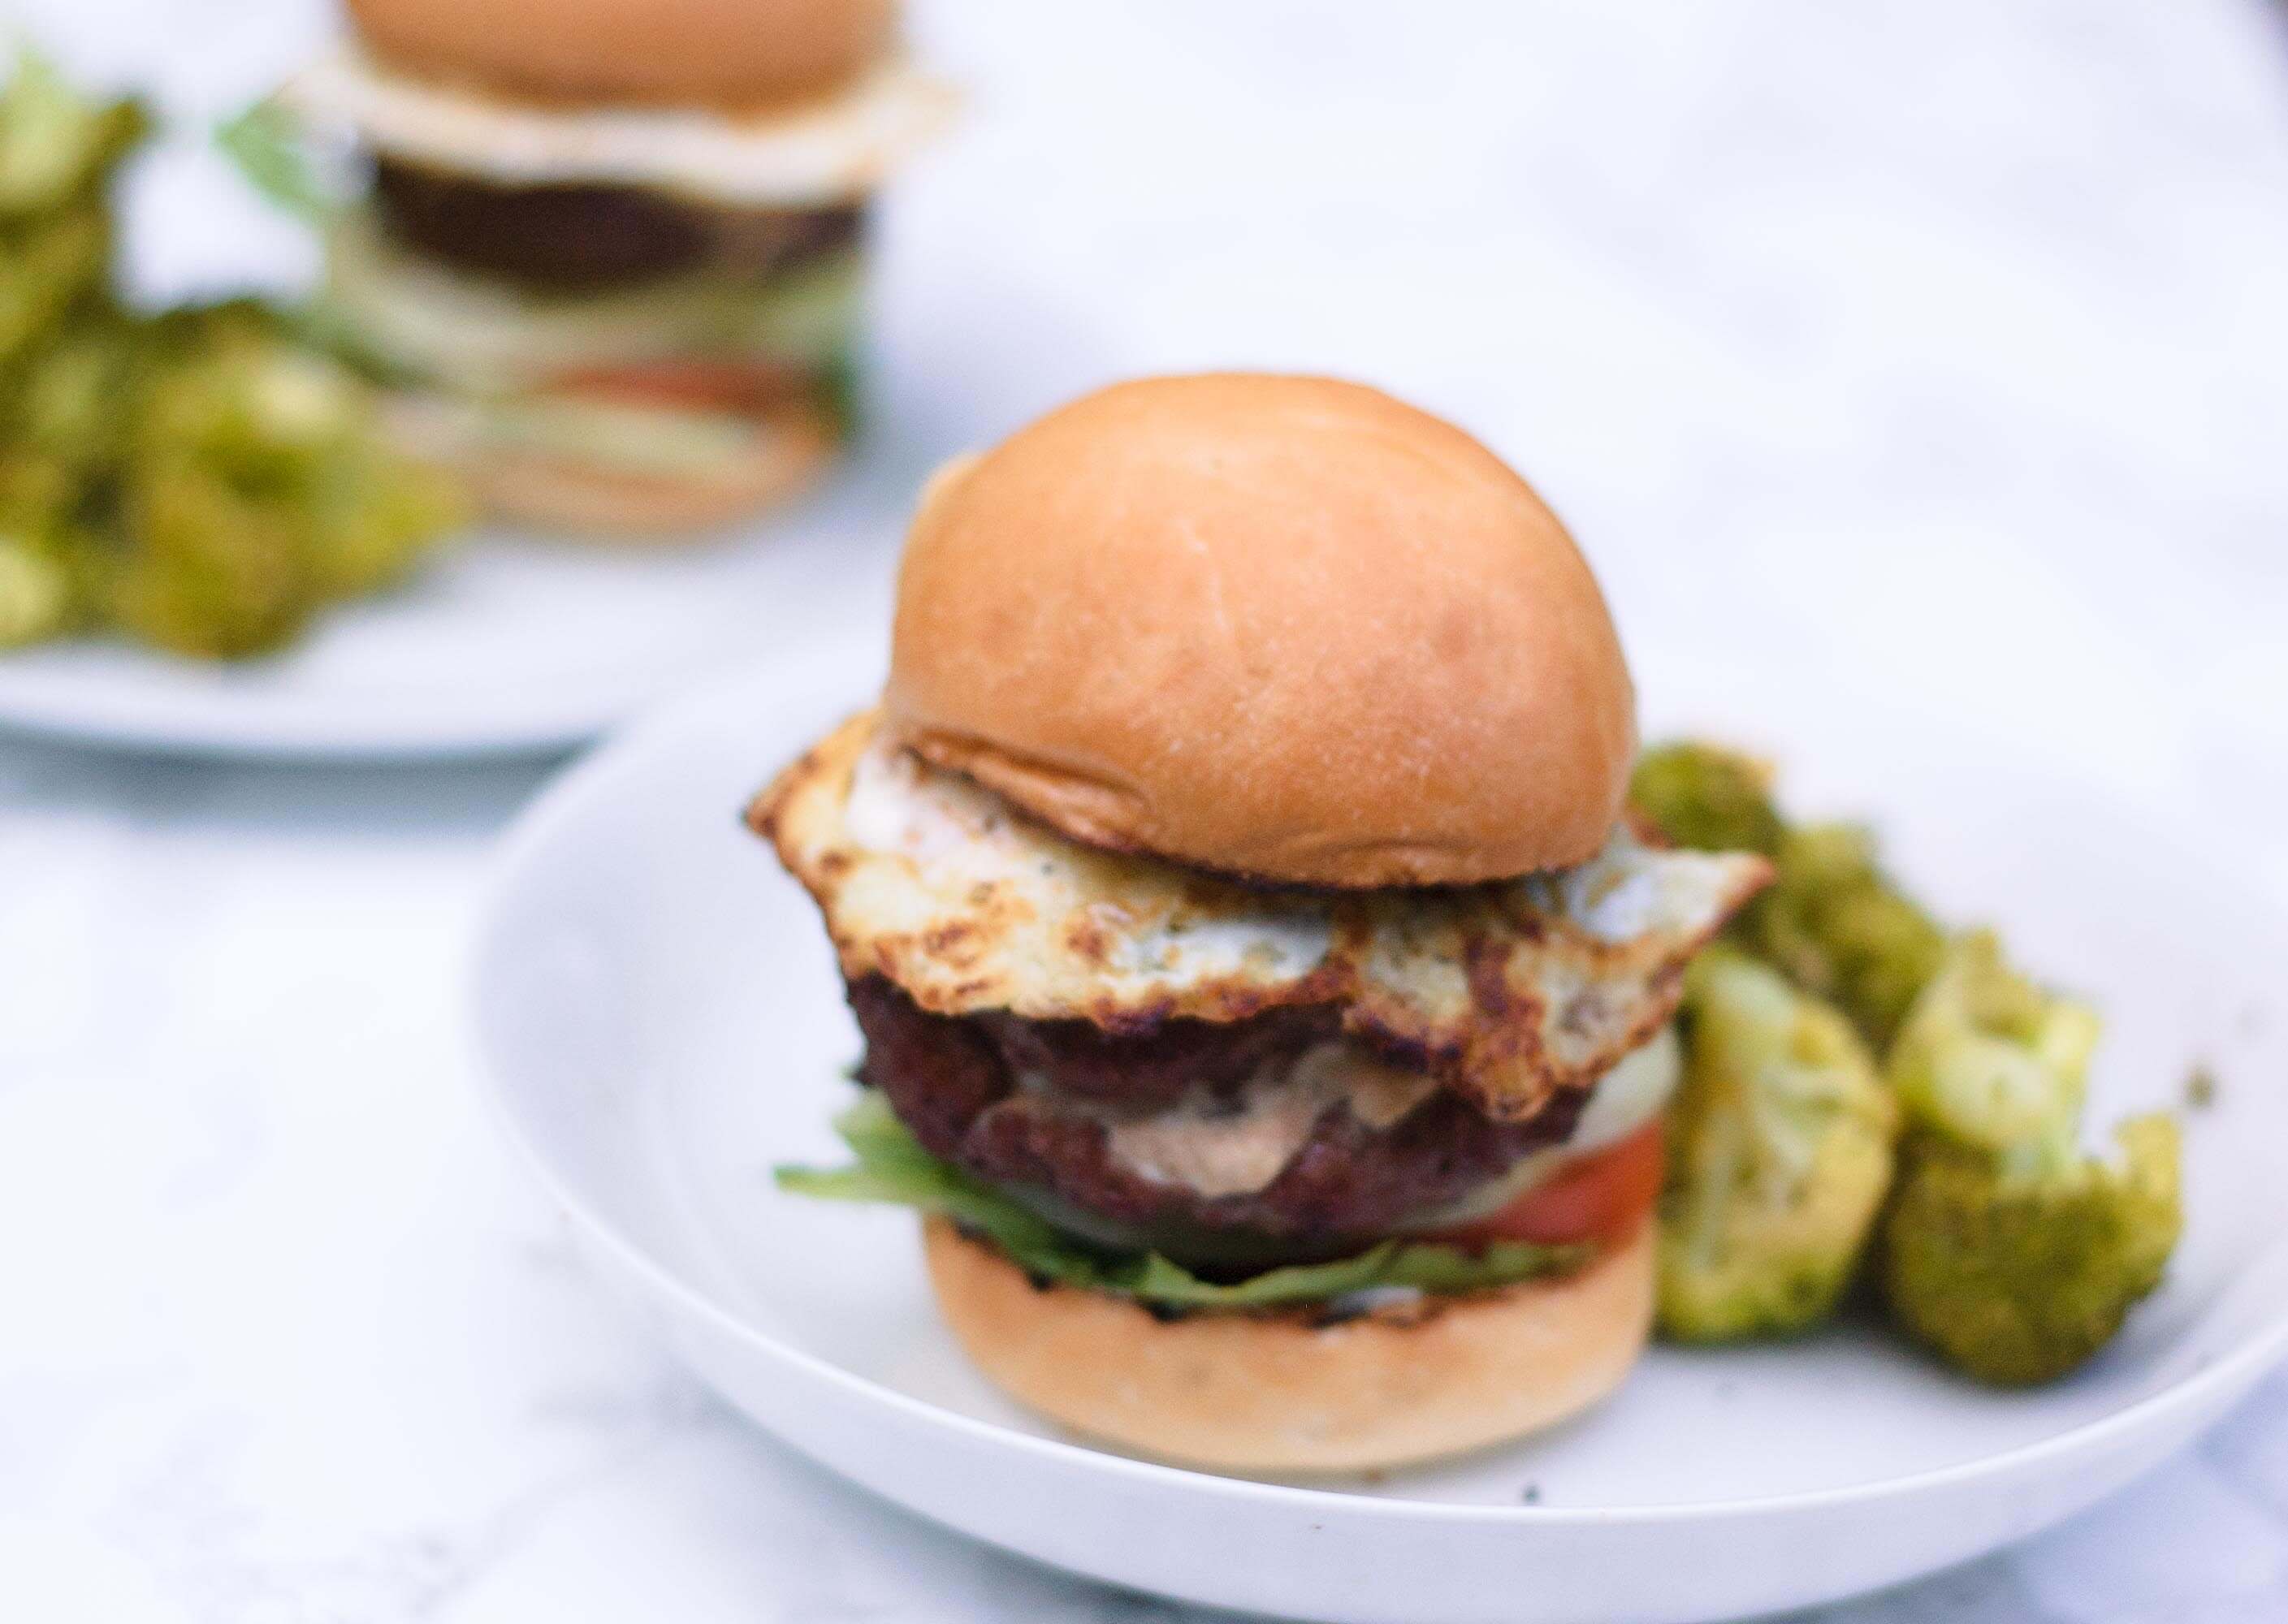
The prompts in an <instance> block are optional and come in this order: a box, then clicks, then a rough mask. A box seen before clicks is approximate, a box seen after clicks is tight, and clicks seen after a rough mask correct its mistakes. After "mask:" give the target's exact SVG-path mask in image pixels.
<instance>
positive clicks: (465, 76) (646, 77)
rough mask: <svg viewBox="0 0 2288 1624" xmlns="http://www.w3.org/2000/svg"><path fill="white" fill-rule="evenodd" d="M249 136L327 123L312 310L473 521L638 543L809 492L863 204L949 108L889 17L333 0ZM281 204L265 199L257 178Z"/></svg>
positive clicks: (843, 407) (764, 4)
mask: <svg viewBox="0 0 2288 1624" xmlns="http://www.w3.org/2000/svg"><path fill="white" fill-rule="evenodd" d="M349 10H350V12H351V18H352V21H353V22H354V25H355V30H356V40H355V43H354V45H353V46H352V47H351V48H350V49H348V50H347V51H345V52H344V53H342V54H341V55H339V56H338V57H337V58H334V59H330V60H327V61H324V62H322V63H320V64H318V65H316V66H315V67H312V68H310V69H308V70H306V72H304V73H303V74H301V75H298V77H296V78H295V79H294V80H293V81H291V82H290V83H289V84H288V85H287V86H286V88H285V89H284V90H283V91H281V92H280V94H279V96H278V97H277V98H276V99H275V100H274V102H273V103H271V104H267V105H266V107H265V108H264V109H261V110H258V111H259V115H260V116H258V117H257V118H255V119H254V120H252V121H251V122H250V121H242V124H241V128H240V130H239V131H238V134H237V138H236V142H235V144H236V145H238V146H239V147H240V149H241V156H242V161H247V162H248V167H249V169H250V170H251V171H254V172H256V173H257V175H258V178H259V177H260V173H261V171H262V170H263V169H264V168H265V158H266V154H265V153H263V152H261V151H257V152H256V153H255V154H253V156H252V158H251V159H250V160H249V158H248V152H247V148H248V147H250V146H254V147H262V146H265V145H267V146H268V147H273V148H274V147H275V146H276V145H277V143H278V141H279V139H281V138H286V139H299V138H300V137H301V136H302V135H304V134H305V133H307V132H318V131H345V132H346V133H347V135H348V136H349V137H350V139H352V140H353V141H354V144H355V147H356V148H357V150H358V154H359V156H360V158H361V168H362V169H363V170H364V171H365V174H366V177H367V184H366V185H365V187H364V191H363V194H362V196H361V198H359V199H358V200H357V201H356V202H354V203H353V204H352V205H351V206H348V207H343V208H338V209H335V210H331V211H330V220H329V222H328V242H327V261H328V269H327V280H326V287H325V289H324V293H323V296H322V301H321V306H320V308H321V312H322V315H323V317H324V318H325V319H326V321H327V322H328V324H329V325H330V329H331V332H332V336H333V337H334V338H335V339H336V340H337V341H338V343H339V344H340V345H342V346H343V347H344V348H345V350H346V351H347V352H348V353H350V354H351V355H352V356H353V358H354V359H356V360H360V361H361V362H363V363H365V364H366V365H368V366H369V368H372V369H373V370H374V371H376V372H377V374H378V375H379V376H381V377H382V378H383V379H384V380H385V382H387V383H389V384H392V385H393V400H394V411H393V421H394V422H395V424H397V426H398V427H399V429H400V430H401V432H402V434H403V436H404V437H405V439H406V440H408V441H409V444H410V446H411V448H413V449H415V450H417V451H419V452H423V453H425V454H427V455H429V456H433V457H434V458H436V459H438V460H441V461H442V462H444V463H448V464H449V465H451V466H453V467H455V468H457V469H458V470H459V471H461V472H462V473H463V474H464V475H465V477H466V478H467V479H468V480H469V482H470V484H471V485H472V487H473V489H474V490H475V491H476V493H477V494H478V495H479V496H480V497H481V499H483V500H484V501H485V502H486V503H488V504H489V506H490V507H491V508H492V509H493V510H494V511H497V512H499V513H501V514H503V515H504V516H505V517H508V518H510V519H517V520H522V521H526V522H529V523H534V524H537V525H541V526H544V527H556V528H564V529H572V530H581V531H590V532H602V533H607V534H611V533H619V534H640V533H651V532H674V531H682V530H691V529H695V528H701V527H708V526H711V525H716V524H719V523H721V522H723V521H725V520H727V519H734V518H736V517H738V516H740V515H742V514H743V513H747V512H750V511H754V510H756V509H759V508H761V507H764V506H767V505H768V504H770V503H774V502H775V501H778V500H780V499H782V498H783V497H784V496H786V495H790V494H791V493H792V492H794V491H796V490H798V489H799V488H800V487H803V486H804V485H805V484H806V483H807V482H808V481H809V480H810V479H813V478H814V476H815V475H816V474H817V472H818V471H819V470H820V469H821V468H822V466H823V465H824V464H825V463H826V462H827V461H828V460H829V458H830V456H831V455H832V453H833V452H834V450H835V448H836V447H837V446H838V444H839V442H840V441H841V440H842V439H843V438H844V436H845V435H846V432H847V430H848V426H849V416H850V410H851V401H850V388H851V381H852V366H853V361H854V345H855V343H856V340H857V336H858V335H857V321H858V315H859V310H860V295H861V282H862V278H861V270H862V259H861V251H862V247H863V242H864V237H865V227H866V214H867V205H868V200H869V198H870V194H872V193H873V191H874V190H875V188H876V187H877V186H878V185H879V184H880V183H881V181H882V180H883V178H885V176H886V174H887V173H888V172H889V170H890V169H891V168H892V166H893V165H894V163H895V162H896V161H897V160H898V159H899V158H901V157H902V156H903V155H904V154H906V153H907V152H909V151H910V149H911V148H913V147H915V146H917V145H918V144H919V143H920V142H921V141H923V140H924V139H926V138H927V137H928V136H929V135H931V134H932V133H933V132H934V131H935V130H936V129H937V127H938V126H939V125H940V124H941V123H942V122H943V120H944V118H945V116H946V115H947V114H948V113H949V110H950V107H949V103H950V94H949V91H947V90H946V89H945V88H944V87H943V86H942V85H941V84H939V83H935V82H933V81H931V80H929V79H927V78H926V77H924V76H922V75H919V74H918V73H917V72H916V71H915V70H914V69H913V68H912V67H910V66H909V65H908V64H907V63H906V62H905V60H904V59H903V58H902V55H901V54H900V51H899V48H898V42H897V37H896V15H895V8H894V4H893V0H649V3H648V4H638V3H637V0H560V3H559V4H535V3H534V0H350V3H349ZM274 189H277V188H275V187H274Z"/></svg>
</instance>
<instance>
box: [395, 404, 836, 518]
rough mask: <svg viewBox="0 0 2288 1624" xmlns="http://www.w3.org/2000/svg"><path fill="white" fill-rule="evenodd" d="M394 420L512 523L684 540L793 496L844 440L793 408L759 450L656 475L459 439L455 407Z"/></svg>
mask: <svg viewBox="0 0 2288 1624" xmlns="http://www.w3.org/2000/svg"><path fill="white" fill-rule="evenodd" d="M388 422H389V424H390V427H391V429H392V431H393V434H394V437H395V438H396V440H398V441H399V443H400V444H401V445H402V446H403V447H404V448H406V449H407V450H408V451H409V452H411V453H413V454H414V455H416V456H424V457H427V458H429V459H431V460H433V461H435V462H439V463H443V464H444V465H445V466H447V467H449V468H450V469H452V470H453V471H455V472H456V473H457V474H458V475H460V477H461V478H462V479H463V480H465V482H466V483H467V485H468V487H469V490H470V493H471V494H472V495H473V496H474V497H475V498H476V500H477V502H478V503H479V504H480V505H481V506H482V507H483V509H484V510H485V511H487V512H488V513H489V514H491V515H493V516H494V517H495V518H497V519H503V520H505V521H506V522H508V523H510V524H512V525H520V526H528V527H532V528H534V529H538V530H550V531H555V532H558V533H560V534H564V535H569V536H573V537H576V538H592V539H598V540H604V539H609V540H614V541H644V542H675V541H680V540H687V539H695V538H697V537H700V536H703V535H705V534H706V533H707V532H708V531H710V530H712V529H715V528H718V527H721V526H723V525H726V524H728V523H730V522H732V521H733V520H735V519H743V518H747V517H749V516H751V515H752V514H755V513H759V512H760V511H763V510H765V509H767V508H770V507H774V506H776V505H777V504H779V503H783V502H787V501H790V500H792V499H793V498H794V497H795V496H797V495H800V494H801V493H802V492H803V491H805V490H806V489H808V488H809V487H810V486H811V485H813V484H814V483H815V482H816V480H817V479H818V478H819V476H820V475H821V474H822V472H823V471H825V470H826V469H827V467H828V466H830V464H831V463H832V462H833V460H834V456H835V454H836V452H837V451H838V448H839V440H838V437H837V436H836V434H835V433H834V432H833V430H832V428H831V427H830V424H828V423H827V421H826V420H825V418H823V417H822V416H820V415H819V414H818V413H817V412H816V411H815V410H814V408H809V407H806V406H789V407H787V408H782V409H781V410H780V411H778V412H775V413H774V414H772V415H771V416H768V417H766V418H764V419H762V420H760V421H759V423H758V424H756V431H755V445H754V454H753V456H751V457H749V458H747V459H746V460H745V461H743V462H742V463H739V464H737V465H736V466H735V467H731V468H727V469H723V470H720V471H711V472H710V473H708V474H707V475H705V476H703V477H675V476H670V475H663V474H646V473H639V472H634V471H629V470H626V469H615V468H605V467H600V466H598V465H597V464H594V463H582V462H577V461H574V460H573V459H570V458H568V457H563V456H549V455H546V454H545V453H541V452H534V451H524V450H518V451H504V450H502V449H500V448H497V447H482V446H472V445H470V444H467V443H465V442H464V441H461V440H458V439H457V436H456V433H455V430H454V426H453V424H452V423H451V416H450V414H449V413H446V414H440V413H436V412H433V411H432V410H430V409H428V408H427V407H426V404H425V402H423V401H421V400H418V399H407V398H400V399H399V400H395V401H393V407H392V410H391V411H390V412H389V414H388Z"/></svg>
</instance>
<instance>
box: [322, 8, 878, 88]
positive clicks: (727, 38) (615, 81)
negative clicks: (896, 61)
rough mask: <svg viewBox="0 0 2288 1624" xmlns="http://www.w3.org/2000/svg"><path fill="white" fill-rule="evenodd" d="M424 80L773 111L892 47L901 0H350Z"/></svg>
mask: <svg viewBox="0 0 2288 1624" xmlns="http://www.w3.org/2000/svg"><path fill="white" fill-rule="evenodd" d="M348 5H349V12H350V19H351V20H352V22H354V24H355V25H356V28H357V31H358V34H359V36H360V37H361V38H362V39H363V41H364V42H365V45H366V48H367V49H368V50H369V51H372V52H373V54H374V55H375V56H376V57H377V58H379V59H381V60H382V61H384V62H385V63H387V64H388V65H390V66H391V67H396V68H398V69H400V70H401V71H403V72H406V73H409V74H412V75H416V76H418V77H425V78H435V79H443V80H449V81H452V82H455V83H466V84H473V85H479V86H482V87H483V88H485V89H487V90H491V91H499V92H500V93H502V94H504V95H510V96H519V97H526V98H529V99H534V100H538V101H554V102H566V101H569V102H638V103H649V104H655V105H669V106H677V105H687V104H695V103H696V104H705V105H711V106H718V107H743V106H762V105H766V104H768V103H773V102H785V101H792V100H798V99H803V98H806V97H812V96H817V95H821V94H823V93H825V92H827V91H831V90H833V89H834V88H835V87H837V86H838V85H840V84H843V83H847V82H848V81H849V80H851V79H853V78H854V77H856V75H858V74H859V72H860V71H861V70H862V69H863V68H865V67H868V66H870V64H872V63H873V62H875V61H876V60H878V59H880V58H881V57H882V56H883V55H884V54H885V53H886V51H888V50H889V49H890V45H891V43H892V39H893V36H894V34H895V32H896V28H897V4H896V0H348Z"/></svg>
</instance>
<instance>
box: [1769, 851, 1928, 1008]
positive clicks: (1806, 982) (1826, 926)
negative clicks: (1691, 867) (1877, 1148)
mask: <svg viewBox="0 0 2288 1624" xmlns="http://www.w3.org/2000/svg"><path fill="white" fill-rule="evenodd" d="M1773 866H1774V867H1775V868H1776V870H1777V873H1776V875H1775V877H1774V878H1773V881H1772V883H1771V887H1770V889H1768V891H1765V892H1764V893H1763V894H1762V895H1761V896H1760V897H1758V898H1757V899H1755V901H1754V902H1753V903H1752V904H1751V905H1750V907H1748V909H1747V910H1746V912H1745V913H1744V914H1743V915H1741V917H1740V921H1739V923H1738V927H1737V928H1738V930H1739V931H1740V932H1741V937H1742V939H1743V940H1744V941H1745V942H1746V943H1747V944H1748V945H1749V946H1750V947H1752V948H1753V949H1754V951H1755V952H1757V953H1758V954H1759V955H1761V956H1762V957H1764V958H1766V959H1768V960H1769V961H1770V962H1771V963H1774V964H1776V965H1777V966H1778V967H1779V968H1780V970H1782V971H1783V972H1784V974H1785V975H1786V976H1787V977H1788V978H1789V979H1791V980H1792V981H1793V982H1794V983H1795V984H1796V985H1797V986H1800V987H1803V988H1805V989H1806V990H1807V991H1809V992H1813V993H1816V994H1819V996H1821V997H1823V998H1826V999H1831V1000H1832V1001H1833V1002H1835V1003H1837V1004H1839V1006H1841V1008H1842V1010H1843V1011H1844V1013H1845V1014H1847V1015H1848V1016H1849V1017H1850V1018H1851V1021H1852V1024H1853V1025H1854V1026H1857V1027H1858V1028H1859V1034H1860V1035H1861V1036H1862V1037H1863V1038H1865V1039H1866V1040H1867V1042H1869V1043H1870V1044H1871V1045H1872V1046H1873V1047H1874V1048H1875V1050H1876V1051H1877V1052H1878V1053H1880V1052H1882V1051H1883V1050H1885V1049H1887V1047H1888V1046H1889V1044H1890V1042H1891V1039H1892V1036H1893V1034H1895V1032H1896V1031H1897V1029H1898V1025H1899V1022H1900V1020H1901V1018H1903V1017H1904V1016H1905V1014H1906V1012H1907V1006H1908V1005H1910V1004H1911V1003H1912V1002H1914V1001H1915V995H1916V994H1918V993H1919V992H1920V991H1922V988H1923V985H1924V983H1926V982H1927V981H1928V980H1929V979H1930V978H1931V977H1932V976H1933V975H1934V973H1936V971H1937V970H1938V964H1939V960H1940V958H1941V957H1942V955H1944V953H1945V951H1946V938H1945V935H1944V933H1943V932H1942V931H1940V929H1939V928H1938V926H1937V924H1936V923H1934V922H1933V921H1932V919H1931V917H1930V915H1927V914H1926V913H1925V912H1923V910H1922V908H1921V907H1919V906H1918V905H1917V904H1916V903H1915V902H1914V900H1913V899H1911V898H1910V897H1908V896H1907V894H1906V893H1905V892H1904V891H1901V890H1900V889H1899V888H1898V887H1897V886H1896V885H1895V884H1893V883H1892V882H1891V879H1890V876H1889V875H1887V874H1885V873H1884V872H1883V870H1882V868H1881V867H1880V866H1879V864H1878V863H1877V862H1876V860H1875V842H1874V838H1873V836H1871V835H1869V834H1868V832H1867V831H1866V830H1865V829H1863V828H1855V827H1854V826H1852V825H1849V824H1842V823H1812V824H1805V825H1803V826H1801V827H1800V828H1792V829H1790V830H1789V831H1788V832H1787V835H1786V836H1785V838H1784V839H1783V840H1782V841H1781V842H1780V849H1779V852H1778V854H1777V856H1776V858H1775V860H1774V864H1773Z"/></svg>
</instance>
